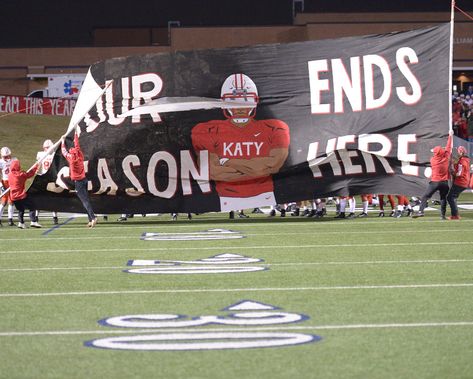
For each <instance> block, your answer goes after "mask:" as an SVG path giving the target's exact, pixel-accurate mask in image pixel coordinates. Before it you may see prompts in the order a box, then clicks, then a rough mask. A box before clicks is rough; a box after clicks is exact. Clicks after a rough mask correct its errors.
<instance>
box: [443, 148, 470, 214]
mask: <svg viewBox="0 0 473 379" xmlns="http://www.w3.org/2000/svg"><path fill="white" fill-rule="evenodd" d="M457 153H458V155H459V158H458V161H457V162H456V163H455V164H454V171H453V176H454V179H453V183H452V186H451V187H450V190H449V191H448V195H447V201H448V204H449V205H450V209H451V211H452V215H451V216H450V217H449V218H448V219H449V220H459V219H460V216H459V215H458V206H457V199H458V196H460V194H461V193H462V192H463V191H464V190H466V189H467V188H468V186H469V184H470V158H469V157H468V152H467V151H466V148H465V147H464V146H458V147H457Z"/></svg>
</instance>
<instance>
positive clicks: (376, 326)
mask: <svg viewBox="0 0 473 379" xmlns="http://www.w3.org/2000/svg"><path fill="white" fill-rule="evenodd" d="M452 326H456V327H458V326H461V327H465V326H467V327H469V326H473V321H447V322H415V323H388V324H345V325H312V326H308V325H305V326H289V325H288V326H275V327H267V326H266V327H241V328H202V329H192V328H181V329H178V328H169V329H132V330H130V329H125V330H124V329H114V330H52V331H42V332H33V331H30V332H28V331H25V332H0V337H33V336H38V337H41V336H76V335H108V334H112V335H117V334H134V335H139V334H158V333H192V332H195V333H199V332H241V331H242V330H244V331H247V332H257V331H265V330H278V331H290V330H292V331H298V330H299V331H311V330H315V331H317V330H346V329H355V330H356V329H402V328H444V327H452Z"/></svg>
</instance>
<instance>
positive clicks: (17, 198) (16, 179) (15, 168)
mask: <svg viewBox="0 0 473 379" xmlns="http://www.w3.org/2000/svg"><path fill="white" fill-rule="evenodd" d="M37 169H38V165H36V166H34V167H33V168H32V169H31V170H29V171H28V172H25V171H22V170H21V167H20V161H19V160H18V159H15V160H13V161H12V163H11V165H10V173H9V174H8V183H9V185H10V196H11V199H12V200H13V204H15V207H16V209H18V219H19V222H18V227H19V228H20V229H25V221H24V215H25V209H29V211H30V220H31V224H30V226H31V227H32V228H41V225H40V224H39V223H38V217H37V216H36V208H35V206H34V204H33V203H32V202H31V201H30V200H29V199H28V195H27V194H26V191H25V183H26V180H27V179H28V178H32V177H33V176H34V175H35V173H36V170H37Z"/></svg>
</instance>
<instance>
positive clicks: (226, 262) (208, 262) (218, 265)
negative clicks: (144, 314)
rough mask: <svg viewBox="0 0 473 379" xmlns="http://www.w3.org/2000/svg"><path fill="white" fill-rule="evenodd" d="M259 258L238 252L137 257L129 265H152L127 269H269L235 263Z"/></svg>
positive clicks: (216, 271)
mask: <svg viewBox="0 0 473 379" xmlns="http://www.w3.org/2000/svg"><path fill="white" fill-rule="evenodd" d="M262 261H263V260H262V259H259V258H250V257H245V256H243V255H238V254H230V253H224V254H219V255H215V256H213V257H209V258H203V259H197V260H191V261H181V260H148V259H135V260H130V261H128V266H133V267H136V266H151V267H145V268H133V269H129V270H125V272H128V273H130V274H222V273H239V272H254V271H264V270H267V268H266V267H264V266H235V264H238V265H240V264H246V263H259V262H262Z"/></svg>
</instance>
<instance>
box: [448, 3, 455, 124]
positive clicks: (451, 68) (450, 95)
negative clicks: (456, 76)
mask: <svg viewBox="0 0 473 379" xmlns="http://www.w3.org/2000/svg"><path fill="white" fill-rule="evenodd" d="M454 16H455V0H452V4H451V10H450V54H449V64H448V66H449V70H448V75H449V80H448V117H449V118H448V130H449V131H452V130H453V126H452V95H453V94H452V87H453V78H452V75H453V73H452V71H453V30H454V28H453V26H454Z"/></svg>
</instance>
